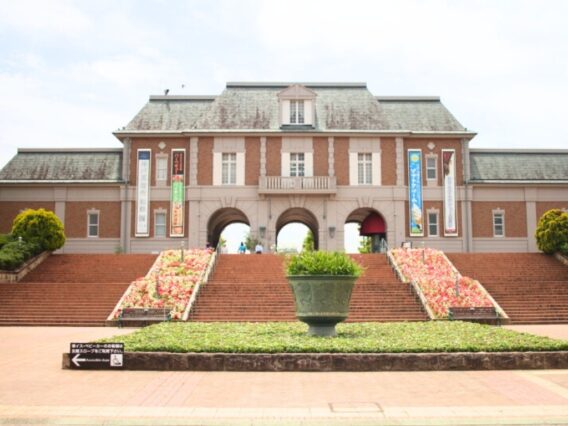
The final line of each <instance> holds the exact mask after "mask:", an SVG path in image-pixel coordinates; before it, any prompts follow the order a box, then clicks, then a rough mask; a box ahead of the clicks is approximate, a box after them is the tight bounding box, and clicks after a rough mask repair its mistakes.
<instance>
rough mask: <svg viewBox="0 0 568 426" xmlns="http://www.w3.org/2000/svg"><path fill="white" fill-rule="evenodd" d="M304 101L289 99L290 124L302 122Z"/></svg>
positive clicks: (303, 118)
mask: <svg viewBox="0 0 568 426" xmlns="http://www.w3.org/2000/svg"><path fill="white" fill-rule="evenodd" d="M304 120H305V114H304V101H303V100H299V101H298V100H296V101H290V124H304Z"/></svg>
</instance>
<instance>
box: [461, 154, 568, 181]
mask: <svg viewBox="0 0 568 426" xmlns="http://www.w3.org/2000/svg"><path fill="white" fill-rule="evenodd" d="M470 164H471V178H470V181H471V182H473V183H475V182H485V183H499V182H508V183H514V182H518V183H525V182H537V183H539V182H542V183H555V182H568V151H566V150H550V151H544V150H502V151H500V150H482V149H478V150H471V151H470Z"/></svg>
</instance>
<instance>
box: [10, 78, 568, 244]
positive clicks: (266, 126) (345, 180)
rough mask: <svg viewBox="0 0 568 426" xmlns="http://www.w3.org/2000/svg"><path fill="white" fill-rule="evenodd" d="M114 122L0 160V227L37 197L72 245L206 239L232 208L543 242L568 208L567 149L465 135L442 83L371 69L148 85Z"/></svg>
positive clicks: (244, 215)
mask: <svg viewBox="0 0 568 426" xmlns="http://www.w3.org/2000/svg"><path fill="white" fill-rule="evenodd" d="M114 135H115V136H116V137H117V138H118V139H119V140H120V141H121V142H122V144H123V148H121V149H89V148H79V149H72V150H70V149H20V150H19V151H18V153H17V155H16V156H15V157H14V158H13V159H12V160H11V161H10V162H9V163H8V164H7V165H6V166H5V167H4V169H3V170H2V171H0V232H7V231H9V229H10V226H11V223H12V220H13V218H14V216H15V215H16V214H17V213H18V212H19V211H20V210H22V209H23V208H26V207H32V208H39V207H44V208H47V209H50V210H53V211H54V212H55V213H56V214H57V215H58V216H59V217H60V219H61V220H62V221H63V222H64V224H65V231H66V235H67V243H66V244H65V247H64V248H63V251H65V252H112V251H114V250H116V249H117V248H118V247H120V248H122V249H123V250H125V251H127V252H149V251H155V250H160V249H164V248H168V247H178V246H179V244H180V241H182V240H183V241H185V242H186V247H204V246H205V244H206V242H208V241H209V242H211V243H213V244H215V243H216V242H217V241H218V239H219V236H220V234H221V232H222V230H223V229H224V228H225V227H226V226H227V225H229V224H231V223H234V222H242V223H246V224H248V225H250V228H251V233H252V234H253V235H254V236H256V237H258V238H259V239H261V240H262V241H263V243H264V246H265V247H271V246H272V245H273V244H274V243H275V242H276V237H277V235H278V232H279V231H280V230H281V229H282V227H284V226H285V225H286V224H288V223H291V222H301V223H304V224H305V225H307V226H308V227H309V228H310V229H311V230H312V231H313V233H314V236H315V241H316V246H317V247H319V248H320V249H325V250H342V249H343V247H344V225H345V224H346V223H349V222H358V223H360V224H362V225H363V226H362V232H364V233H366V234H367V235H372V236H374V237H377V238H376V239H375V242H377V241H380V239H385V240H386V241H387V242H388V244H389V245H390V246H399V245H400V244H401V243H402V242H403V241H414V242H418V243H421V242H422V241H424V243H425V245H426V246H430V247H436V248H441V249H443V250H447V251H536V250H537V248H536V243H535V239H534V231H535V229H536V223H537V221H538V218H539V217H540V215H542V213H543V212H545V211H546V210H548V209H550V208H554V207H556V208H565V209H568V150H554V151H552V150H499V149H494V150H486V149H484V150H481V149H470V148H469V144H470V141H471V140H472V139H473V138H474V137H475V133H474V132H472V131H469V130H468V129H467V128H465V127H463V126H462V125H461V124H460V123H459V122H458V121H457V120H456V119H455V118H454V116H453V115H452V114H451V113H450V112H449V111H448V110H447V109H446V108H445V107H444V105H443V104H442V103H441V102H440V99H439V98H436V97H381V96H374V95H373V94H371V93H370V92H369V90H368V89H367V87H366V84H364V83H338V84H336V83H306V84H290V83H228V84H227V87H226V89H225V90H224V91H223V93H221V94H220V95H218V96H167V95H166V96H151V97H150V100H149V102H148V103H147V104H146V105H145V106H144V107H143V108H142V110H141V111H140V112H139V113H138V114H137V115H136V116H135V117H134V118H133V119H132V121H131V122H130V123H129V124H128V125H126V126H125V127H124V128H122V129H121V130H118V131H116V132H114ZM535 144H536V142H535ZM419 245H420V244H419Z"/></svg>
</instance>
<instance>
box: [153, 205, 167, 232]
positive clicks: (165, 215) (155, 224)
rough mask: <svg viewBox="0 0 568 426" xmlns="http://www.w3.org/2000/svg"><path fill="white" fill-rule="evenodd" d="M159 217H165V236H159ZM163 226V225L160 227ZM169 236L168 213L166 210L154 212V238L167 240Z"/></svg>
mask: <svg viewBox="0 0 568 426" xmlns="http://www.w3.org/2000/svg"><path fill="white" fill-rule="evenodd" d="M158 215H163V216H164V224H163V226H164V234H163V235H158V232H157V229H158ZM159 226H162V225H159ZM167 236H168V212H167V210H165V209H157V210H154V238H167Z"/></svg>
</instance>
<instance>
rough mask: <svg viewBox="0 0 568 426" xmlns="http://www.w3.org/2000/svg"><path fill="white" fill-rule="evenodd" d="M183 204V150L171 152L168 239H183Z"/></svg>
mask: <svg viewBox="0 0 568 426" xmlns="http://www.w3.org/2000/svg"><path fill="white" fill-rule="evenodd" d="M184 204H185V149H174V150H172V199H171V210H172V216H171V223H170V237H183V235H184V229H183V222H184V216H185V215H184Z"/></svg>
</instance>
